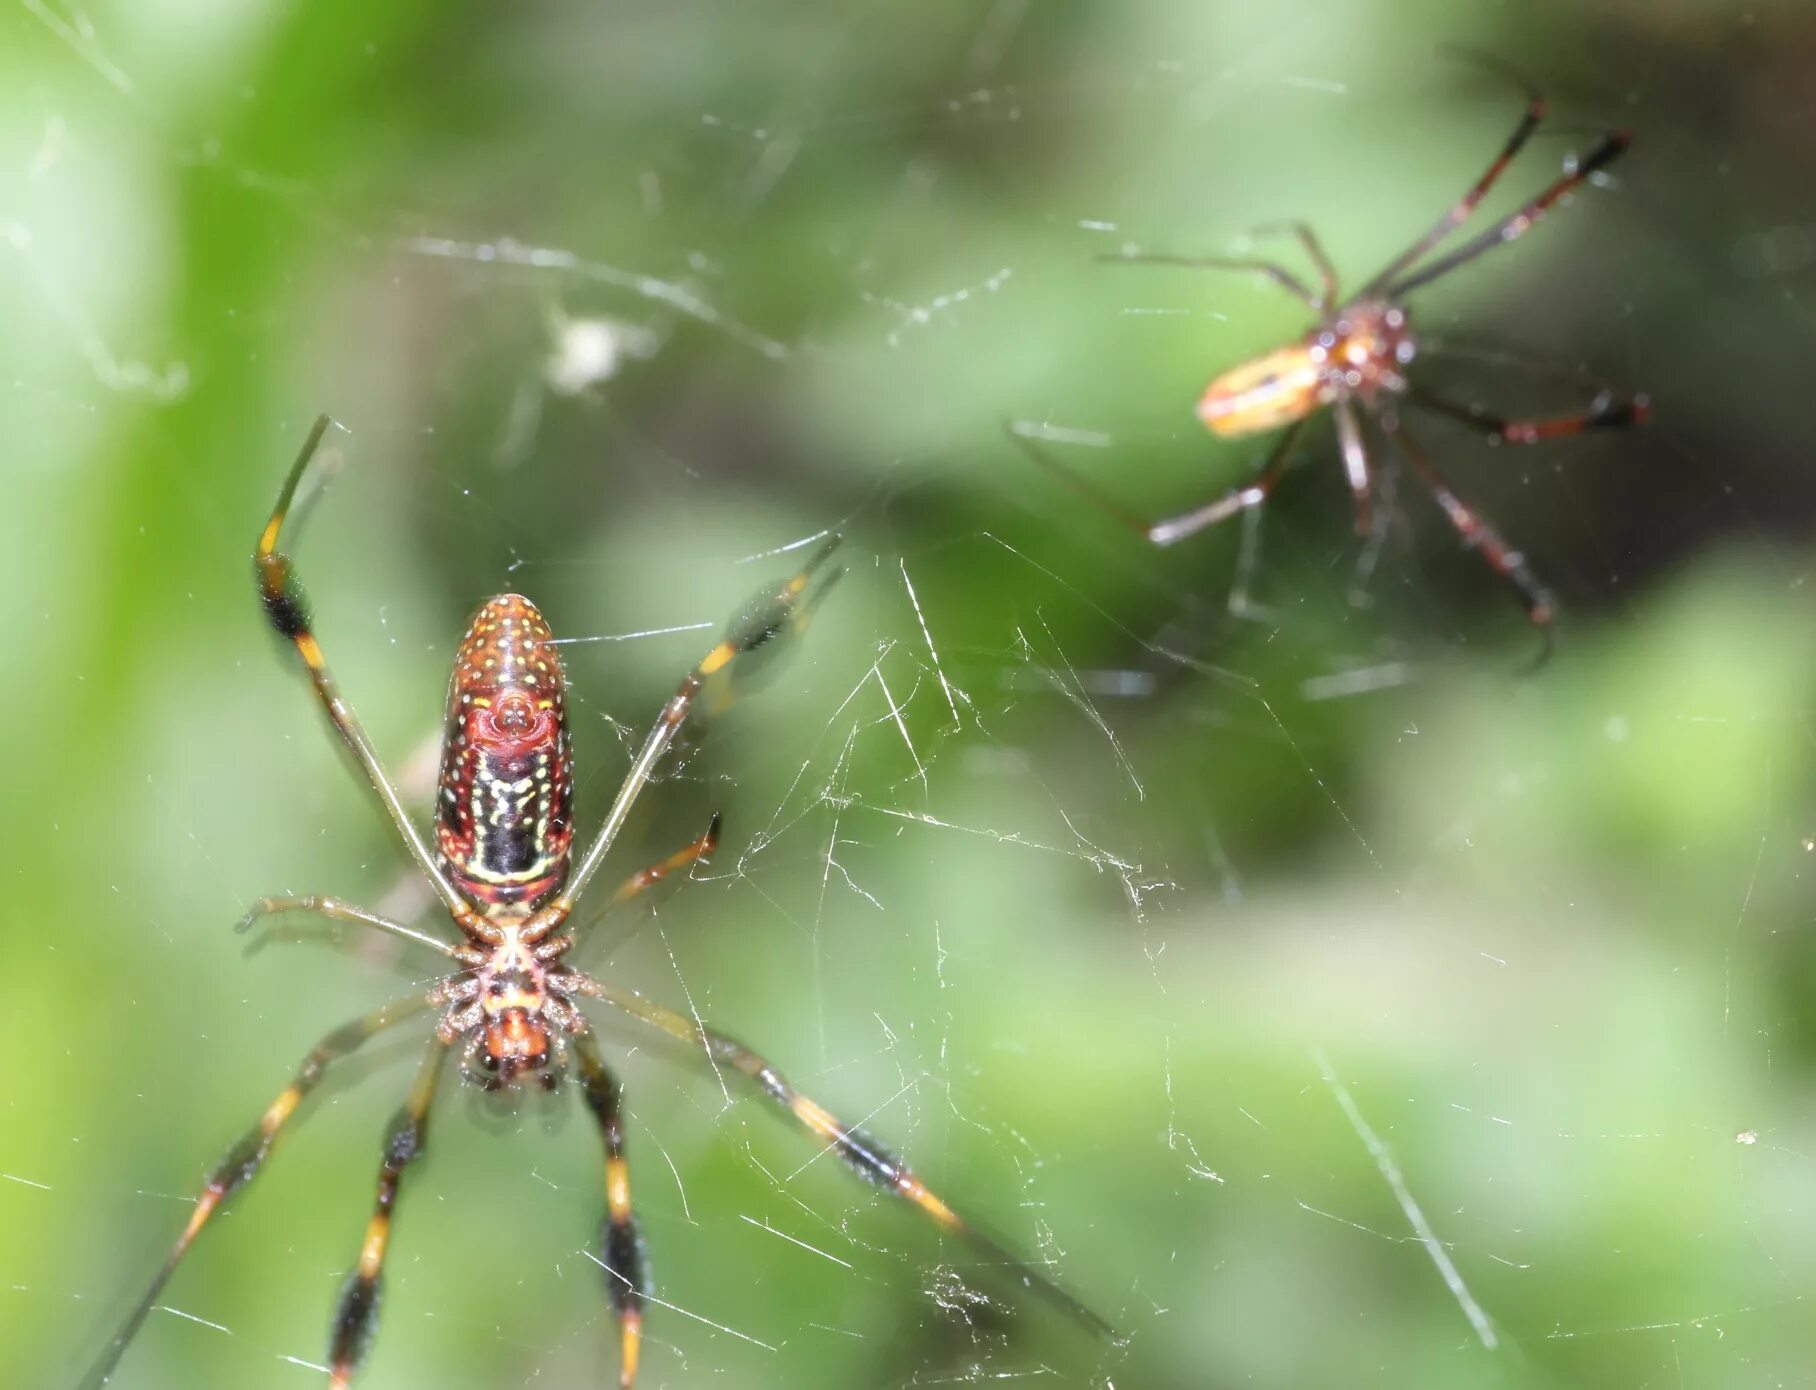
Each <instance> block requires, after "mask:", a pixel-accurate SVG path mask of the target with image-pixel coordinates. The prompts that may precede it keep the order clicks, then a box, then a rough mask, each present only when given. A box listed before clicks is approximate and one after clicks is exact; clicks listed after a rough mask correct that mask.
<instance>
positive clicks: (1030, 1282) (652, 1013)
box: [562, 972, 1111, 1336]
mask: <svg viewBox="0 0 1816 1390" xmlns="http://www.w3.org/2000/svg"><path fill="white" fill-rule="evenodd" d="M562 987H563V989H564V990H568V991H571V992H572V993H576V994H586V995H590V996H591V997H592V998H594V999H598V1000H599V1001H601V1002H602V1003H605V1004H610V1005H611V1006H612V1007H613V1008H616V1009H618V1010H620V1011H622V1012H624V1013H627V1014H629V1015H631V1017H633V1018H636V1019H639V1020H641V1021H642V1022H644V1023H647V1024H649V1025H650V1026H652V1027H654V1028H658V1029H660V1030H661V1031H662V1032H664V1033H667V1034H668V1035H669V1036H670V1037H673V1038H677V1039H679V1040H680V1041H682V1042H684V1043H686V1044H688V1045H689V1046H691V1047H696V1048H699V1049H700V1050H701V1051H703V1052H705V1054H706V1056H707V1058H708V1060H709V1061H711V1062H712V1064H713V1065H714V1067H715V1068H717V1067H722V1066H723V1067H730V1068H731V1069H732V1070H733V1071H735V1072H737V1073H738V1074H739V1075H740V1076H742V1077H744V1078H745V1079H746V1080H747V1081H749V1082H751V1083H752V1084H753V1085H755V1086H756V1088H757V1089H758V1090H759V1091H761V1092H762V1093H763V1095H765V1096H766V1097H768V1098H769V1099H770V1100H771V1101H773V1102H775V1104H777V1105H778V1106H780V1107H781V1108H782V1109H784V1110H786V1111H787V1112H788V1113H789V1114H790V1115H792V1116H793V1117H794V1118H795V1120H796V1121H797V1122H798V1123H799V1124H800V1125H802V1126H803V1127H804V1128H806V1129H807V1130H808V1131H809V1132H810V1133H812V1134H814V1135H815V1136H817V1137H818V1138H819V1139H821V1140H822V1141H824V1143H825V1145H826V1147H827V1149H828V1150H829V1151H830V1152H832V1153H834V1154H836V1155H838V1157H839V1158H840V1159H841V1160H842V1161H843V1162H844V1163H845V1165H846V1166H847V1167H849V1168H850V1169H851V1170H852V1171H853V1172H855V1173H856V1174H857V1175H858V1176H859V1177H861V1178H863V1179H864V1180H865V1181H867V1182H871V1183H874V1184H875V1185H877V1186H878V1187H882V1188H887V1189H888V1190H889V1191H891V1192H893V1193H895V1194H896V1195H897V1196H899V1197H902V1198H905V1199H906V1200H907V1201H908V1202H910V1203H912V1204H913V1205H914V1206H915V1207H916V1208H917V1209H919V1211H920V1212H921V1213H922V1214H923V1215H925V1216H927V1217H929V1218H931V1219H932V1221H933V1222H934V1224H935V1225H937V1226H938V1227H939V1228H940V1229H941V1230H944V1231H950V1232H952V1233H953V1234H954V1235H959V1236H963V1237H964V1238H965V1239H966V1240H969V1241H970V1242H971V1243H972V1244H973V1245H974V1246H976V1247H977V1248H978V1249H980V1250H982V1251H984V1252H985V1253H987V1254H988V1255H989V1256H990V1259H991V1261H992V1262H993V1263H997V1264H1000V1265H1002V1266H1003V1267H1004V1268H1005V1269H1007V1270H1008V1271H1009V1273H1010V1275H1011V1277H1013V1278H1014V1279H1015V1280H1016V1281H1017V1282H1019V1283H1020V1284H1021V1285H1022V1286H1023V1287H1024V1288H1028V1289H1031V1290H1033V1291H1035V1292H1036V1293H1038V1294H1040V1295H1041V1296H1042V1297H1043V1298H1045V1299H1047V1300H1048V1301H1049V1302H1051V1303H1053V1304H1055V1305H1056V1306H1057V1307H1059V1308H1060V1310H1061V1311H1063V1312H1064V1313H1065V1314H1067V1316H1069V1317H1071V1318H1073V1319H1075V1320H1076V1321H1078V1322H1080V1323H1083V1324H1084V1325H1086V1326H1087V1327H1089V1328H1091V1329H1092V1330H1093V1331H1094V1332H1096V1333H1098V1334H1099V1335H1102V1336H1109V1335H1111V1328H1110V1327H1109V1325H1108V1324H1107V1323H1105V1322H1104V1320H1103V1319H1102V1318H1100V1317H1098V1316H1097V1314H1095V1313H1093V1312H1092V1311H1091V1310H1090V1309H1088V1308H1086V1307H1085V1306H1084V1305H1083V1304H1082V1303H1080V1302H1078V1300H1077V1299H1075V1298H1073V1297H1072V1295H1071V1294H1069V1293H1067V1292H1066V1291H1065V1290H1064V1289H1062V1288H1061V1287H1060V1286H1059V1285H1058V1284H1056V1283H1054V1282H1053V1280H1051V1279H1050V1278H1048V1277H1047V1276H1046V1275H1044V1274H1041V1273H1040V1272H1039V1271H1037V1270H1035V1269H1034V1268H1033V1267H1031V1266H1030V1265H1028V1264H1027V1263H1026V1262H1025V1261H1022V1260H1019V1259H1017V1258H1016V1257H1015V1256H1014V1255H1012V1254H1010V1253H1009V1252H1008V1250H1006V1249H1005V1248H1004V1247H1003V1246H1001V1245H999V1244H998V1243H997V1242H996V1241H994V1240H991V1239H990V1238H989V1237H988V1236H986V1235H984V1234H983V1233H982V1232H980V1231H979V1230H977V1228H976V1227H974V1226H972V1225H970V1224H969V1223H968V1222H966V1221H965V1220H963V1219H962V1218H961V1217H960V1216H959V1215H958V1214H957V1213H956V1212H954V1211H953V1210H952V1208H951V1207H949V1206H948V1205H947V1204H946V1203H945V1201H944V1200H942V1199H941V1198H940V1197H939V1196H938V1195H937V1194H936V1193H934V1192H933V1190H932V1189H931V1188H929V1187H928V1186H927V1185H926V1183H924V1182H922V1181H921V1179H920V1178H919V1177H918V1176H917V1175H916V1174H915V1172H914V1170H913V1169H911V1168H910V1167H909V1166H908V1164H907V1163H906V1162H904V1161H903V1160H902V1159H900V1158H898V1157H896V1156H895V1155H894V1154H892V1153H891V1152H890V1151H889V1150H888V1149H886V1148H884V1147H883V1145H882V1144H880V1143H878V1142H877V1141H876V1140H875V1139H873V1138H872V1137H871V1136H870V1135H868V1134H866V1133H865V1132H864V1131H863V1130H861V1129H859V1128H857V1127H856V1126H855V1125H847V1124H846V1123H845V1122H844V1121H842V1120H840V1119H838V1118H837V1117H836V1116H835V1115H833V1114H832V1113H831V1112H830V1111H828V1110H827V1109H826V1108H825V1107H824V1106H822V1105H820V1104H819V1102H817V1101H815V1100H813V1099H812V1098H811V1097H809V1096H805V1095H803V1094H801V1092H799V1091H797V1090H796V1089H795V1088H794V1086H793V1085H791V1084H790V1083H789V1081H788V1080H787V1078H785V1077H784V1076H783V1075H782V1074H781V1073H780V1072H779V1071H777V1070H776V1069H775V1067H773V1066H772V1065H771V1064H770V1063H769V1062H768V1061H767V1060H765V1059H764V1058H763V1057H761V1056H759V1055H758V1054H757V1053H755V1052H752V1051H751V1050H750V1049H749V1048H748V1047H745V1046H744V1044H742V1043H740V1042H738V1041H737V1040H735V1039H733V1038H728V1037H726V1036H725V1034H723V1033H720V1032H717V1031H715V1030H714V1029H711V1028H708V1027H706V1026H705V1025H704V1024H701V1023H696V1022H695V1021H694V1020H693V1019H692V1018H689V1017H687V1016H686V1015H684V1014H678V1013H676V1012H675V1011H674V1010H673V1009H667V1008H664V1007H663V1006H662V1005H660V1004H655V1003H652V1002H651V1001H649V1000H647V999H645V998H643V997H642V996H641V995H639V994H637V993H635V992H633V991H631V990H626V989H620V988H617V987H616V986H613V985H607V984H602V983H600V982H599V981H597V980H594V979H592V978H591V977H590V976H586V975H582V974H580V973H579V972H574V973H573V974H572V975H569V976H567V977H564V979H563V985H562Z"/></svg>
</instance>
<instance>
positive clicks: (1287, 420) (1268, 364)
mask: <svg viewBox="0 0 1816 1390" xmlns="http://www.w3.org/2000/svg"><path fill="white" fill-rule="evenodd" d="M1326 400H1327V397H1326V395H1325V386H1324V370H1323V367H1322V366H1321V365H1320V363H1319V362H1318V360H1317V359H1316V358H1315V357H1314V355H1313V353H1312V351H1311V349H1310V348H1308V347H1307V346H1306V345H1305V344H1304V343H1303V342H1300V343H1294V344H1293V345H1292V346H1290V347H1283V348H1276V349H1275V350H1274V351H1273V352H1270V353H1268V354H1266V355H1265V356H1262V357H1257V358H1255V359H1254V361H1252V362H1244V363H1243V364H1242V365H1241V366H1240V367H1232V368H1231V369H1230V370H1229V371H1227V372H1225V373H1224V374H1223V375H1222V376H1220V377H1218V378H1217V379H1216V380H1215V381H1213V382H1212V383H1211V384H1210V385H1209V386H1207V387H1205V388H1204V395H1202V396H1200V397H1199V398H1198V418H1199V419H1200V420H1202V421H1204V423H1205V425H1206V427H1207V428H1208V429H1209V430H1210V431H1211V432H1212V433H1213V434H1219V435H1222V436H1223V437H1224V438H1226V439H1233V438H1236V437H1238V436H1241V435H1245V434H1259V433H1261V431H1263V430H1271V429H1277V428H1278V427H1279V426H1281V425H1290V424H1291V423H1292V422H1293V421H1294V420H1299V419H1303V418H1304V417H1305V416H1307V415H1310V414H1311V413H1312V411H1314V410H1316V409H1317V408H1318V407H1319V406H1321V405H1323V404H1324V403H1325V401H1326Z"/></svg>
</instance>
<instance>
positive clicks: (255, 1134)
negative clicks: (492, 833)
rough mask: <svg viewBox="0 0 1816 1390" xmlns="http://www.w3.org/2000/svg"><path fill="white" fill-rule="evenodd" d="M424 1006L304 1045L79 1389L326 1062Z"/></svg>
mask: <svg viewBox="0 0 1816 1390" xmlns="http://www.w3.org/2000/svg"><path fill="white" fill-rule="evenodd" d="M428 1007H429V1005H428V1001H427V1000H426V999H421V998H418V999H410V1000H404V1001H402V1002H398V1003H392V1004H387V1005H385V1007H384V1008H382V1009H377V1010H375V1011H374V1012H372V1013H369V1014H367V1015H366V1016H365V1017H363V1018H356V1019H354V1020H353V1021H352V1022H351V1023H345V1024H342V1025H341V1026H340V1027H339V1028H336V1029H335V1030H334V1031H333V1032H331V1033H329V1034H328V1035H327V1036H326V1037H324V1038H323V1039H322V1040H321V1041H320V1042H318V1043H317V1044H316V1045H315V1046H314V1047H313V1048H311V1049H310V1051H309V1054H308V1055H307V1056H306V1057H304V1058H303V1062H302V1065H301V1066H300V1067H298V1068H297V1072H296V1076H295V1077H294V1078H293V1079H292V1081H291V1082H290V1084H289V1085H288V1086H286V1087H285V1088H284V1089H283V1090H282V1091H281V1092H279V1093H278V1096H277V1099H275V1100H274V1101H272V1102H271V1104H270V1105H269V1106H267V1107H266V1109H265V1113H264V1114H263V1115H261V1116H260V1117H259V1121H258V1123H257V1124H255V1125H254V1126H253V1127H252V1128H251V1129H249V1130H248V1131H247V1132H246V1133H245V1135H244V1136H242V1137H241V1139H240V1140H239V1142H238V1143H236V1144H235V1145H234V1146H233V1147H232V1148H230V1149H228V1150H227V1152H226V1154H225V1155H224V1156H223V1157H222V1159H221V1161H220V1162H219V1163H217V1164H216V1165H215V1167H214V1171H213V1172H211V1173H210V1174H209V1175H208V1182H207V1184H206V1185H205V1186H204V1187H203V1189H202V1193H201V1196H200V1197H198V1198H197V1199H196V1204H195V1210H194V1212H192V1213H191V1214H190V1217H189V1224H188V1225H187V1226H185V1227H184V1228H183V1234H182V1235H180V1236H178V1237H177V1243H176V1245H175V1247H174V1248H173V1249H172V1250H171V1252H170V1256H169V1258H168V1259H166V1260H165V1261H164V1265H163V1268H161V1269H160V1270H159V1271H158V1273H157V1275H156V1277H154V1278H153V1279H152V1281H151V1287H150V1288H148V1289H147V1290H146V1291H145V1296H144V1297H143V1298H141V1299H140V1300H139V1302H138V1304H137V1305H136V1306H135V1307H134V1308H133V1310H132V1313H131V1314H130V1315H129V1316H128V1317H127V1319H126V1322H125V1323H124V1325H122V1326H121V1328H120V1330H119V1332H118V1333H117V1334H116V1335H115V1337H114V1339H113V1341H112V1342H110V1343H109V1344H108V1346H107V1350H106V1351H105V1352H103V1353H102V1355H101V1359H100V1360H99V1361H98V1362H97V1363H96V1364H95V1366H94V1368H93V1369H92V1370H91V1371H90V1372H89V1373H88V1376H87V1378H86V1379H85V1380H83V1382H82V1387H83V1390H99V1387H100V1386H103V1385H106V1384H107V1382H108V1381H109V1380H110V1379H111V1378H112V1376H113V1373H114V1367H115V1366H117V1365H118V1364H119V1362H120V1357H121V1355H122V1354H123V1353H124V1352H125V1350H126V1347H127V1344H128V1343H129V1342H131V1341H132V1339H133V1337H134V1336H135V1335H136V1334H137V1333H138V1330H139V1327H140V1325H141V1324H142V1323H144V1321H145V1319H146V1317H147V1315H148V1314H150V1312H151V1310H152V1308H153V1307H155V1306H156V1304H157V1301H158V1295H159V1294H161V1293H163V1291H164V1286H165V1284H167V1283H168V1282H169V1281H170V1276H171V1275H172V1274H173V1273H174V1272H175V1271H176V1267H177V1264H178V1263H179V1262H180V1261H181V1260H182V1258H183V1256H184V1255H186V1254H187V1253H188V1252H189V1247H190V1246H191V1245H193V1244H194V1243H195V1238H196V1237H197V1236H198V1235H199V1234H200V1233H201V1230H202V1228H203V1227H204V1226H206V1225H207V1224H208V1221H209V1218H210V1217H212V1216H213V1215H214V1214H215V1212H216V1211H218V1210H219V1209H220V1207H221V1204H222V1203H223V1202H225V1201H226V1200H227V1198H228V1197H230V1196H232V1195H233V1194H234V1193H235V1192H237V1191H238V1190H239V1189H240V1188H242V1187H245V1186H246V1185H247V1184H248V1183H250V1182H251V1181H252V1180H253V1179H254V1178H255V1177H257V1176H258V1173H259V1169H260V1168H261V1167H262V1166H263V1164H264V1162H265V1158H266V1156H267V1155H268V1154H269V1153H270V1152H271V1146H272V1144H273V1143H275V1142H276V1140H277V1137H278V1135H279V1133H280V1132H282V1130H283V1128H284V1126H285V1125H286V1124H287V1123H288V1122H289V1120H290V1118H291V1116H293V1115H294V1114H295V1113H296V1110H297V1107H298V1106H299V1105H300V1104H301V1103H302V1100H303V1097H305V1096H307V1095H308V1094H309V1092H311V1091H313V1090H314V1089H315V1087H316V1084H317V1083H318V1082H320V1080H321V1079H322V1073H323V1072H324V1071H326V1070H327V1067H328V1064H329V1063H330V1062H335V1061H338V1060H339V1059H341V1058H342V1057H345V1056H347V1055H348V1054H349V1053H351V1052H353V1051H354V1050H355V1049H357V1048H358V1047H359V1046H360V1045H361V1044H363V1043H365V1042H366V1041H367V1040H368V1039H369V1038H371V1037H373V1036H374V1035H376V1034H378V1033H381V1032H383V1031H384V1030H385V1029H387V1028H390V1027H392V1026H394V1025H395V1024H398V1023H401V1022H403V1021H404V1020H405V1019H408V1018H412V1017H414V1016H415V1015H416V1014H418V1013H421V1012H422V1011H423V1010H424V1009H426V1008H428Z"/></svg>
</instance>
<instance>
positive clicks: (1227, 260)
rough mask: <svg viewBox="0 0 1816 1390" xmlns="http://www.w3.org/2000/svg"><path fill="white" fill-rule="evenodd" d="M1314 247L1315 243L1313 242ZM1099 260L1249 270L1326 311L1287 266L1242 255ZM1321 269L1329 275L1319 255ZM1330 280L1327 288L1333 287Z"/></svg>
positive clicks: (1134, 255) (1110, 255)
mask: <svg viewBox="0 0 1816 1390" xmlns="http://www.w3.org/2000/svg"><path fill="white" fill-rule="evenodd" d="M1314 244H1315V243H1314ZM1097 259H1098V260H1100V261H1113V262H1115V263H1116V264H1118V265H1176V266H1183V267H1185V268H1186V269H1187V270H1246V271H1251V272H1253V273H1254V274H1256V275H1264V276H1266V277H1267V278H1268V279H1269V280H1272V281H1273V282H1274V283H1275V284H1276V285H1278V286H1280V288H1281V289H1283V290H1285V291H1286V292H1287V293H1288V294H1290V295H1292V296H1293V297H1294V298H1296V299H1299V300H1302V301H1304V303H1305V307H1306V308H1308V309H1310V310H1311V311H1312V312H1313V313H1314V314H1315V313H1318V312H1319V311H1321V310H1322V309H1323V308H1324V305H1325V303H1326V302H1327V301H1325V300H1321V299H1319V298H1318V296H1317V295H1315V294H1313V293H1312V291H1311V289H1310V287H1309V286H1307V284H1306V283H1305V281H1303V280H1301V279H1300V278H1299V277H1298V276H1297V275H1295V274H1293V273H1292V271H1290V270H1288V269H1286V267H1285V266H1280V265H1275V264H1274V263H1273V262H1272V261H1257V260H1252V259H1249V258H1247V257H1241V256H1235V257H1232V256H1160V255H1150V254H1148V253H1145V252H1144V253H1139V254H1138V253H1129V254H1126V255H1125V254H1122V253H1119V252H1115V251H1111V252H1108V253H1106V254H1105V255H1102V256H1099V257H1097ZM1316 259H1317V260H1318V261H1319V270H1320V272H1321V273H1324V274H1325V275H1327V276H1328V274H1329V269H1330V267H1329V265H1328V264H1326V263H1324V262H1323V259H1322V255H1321V254H1320V255H1319V256H1318V257H1316ZM1330 283H1331V282H1330V281H1329V279H1328V278H1327V280H1326V286H1327V288H1328V287H1329V286H1330Z"/></svg>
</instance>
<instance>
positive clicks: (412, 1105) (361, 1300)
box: [328, 1034, 448, 1390]
mask: <svg viewBox="0 0 1816 1390" xmlns="http://www.w3.org/2000/svg"><path fill="white" fill-rule="evenodd" d="M447 1055H448V1044H447V1043H446V1042H444V1041H443V1040H442V1038H441V1036H440V1035H439V1034H437V1035H436V1037H435V1039H434V1041H433V1042H431V1043H430V1044H429V1051H428V1055H427V1056H425V1057H424V1058H423V1061H422V1066H421V1067H420V1068H419V1069H418V1071H417V1073H416V1084H415V1085H414V1086H412V1087H411V1088H410V1096H409V1099H408V1100H406V1101H405V1102H404V1103H403V1105H402V1107H401V1108H400V1109H399V1110H398V1112H397V1114H396V1115H394V1116H392V1118H391V1124H390V1126H389V1128H387V1129H386V1131H385V1143H384V1159H383V1161H382V1163H381V1164H380V1166H379V1170H378V1200H377V1203H376V1204H375V1206H374V1207H373V1211H372V1218H371V1220H370V1221H368V1222H367V1223H366V1238H365V1240H364V1241H363V1242H362V1243H361V1245H360V1251H359V1263H358V1264H357V1265H355V1266H354V1269H353V1273H352V1274H350V1275H348V1276H347V1282H346V1284H344V1285H343V1286H342V1288H341V1293H340V1301H339V1302H338V1303H337V1304H336V1305H335V1310H334V1330H333V1333H332V1334H331V1337H330V1343H329V1352H328V1358H329V1360H328V1364H329V1384H330V1385H331V1386H332V1387H333V1390H346V1387H347V1386H349V1385H351V1384H352V1383H353V1377H354V1374H355V1373H356V1372H357V1371H358V1370H359V1367H360V1364H361V1363H362V1362H363V1361H364V1360H365V1359H366V1353H367V1352H368V1351H369V1350H370V1349H371V1346H372V1336H373V1334H374V1333H375V1332H376V1331H377V1330H378V1304H379V1292H380V1289H381V1283H380V1281H381V1279H382V1276H383V1273H384V1264H385V1251H386V1249H387V1248H388V1246H389V1243H390V1238H391V1214H392V1211H393V1209H394V1208H395V1207H396V1205H397V1188H398V1184H399V1182H400V1181H401V1180H402V1178H403V1172H404V1169H405V1168H407V1167H408V1166H409V1165H410V1164H412V1163H414V1162H415V1161H416V1160H417V1159H418V1158H420V1157H422V1151H423V1141H424V1139H425V1137H426V1130H427V1125H428V1118H429V1107H430V1106H431V1105H432V1104H434V1101H435V1088H436V1085H437V1083H438V1082H439V1081H440V1079H441V1071H442V1063H443V1062H444V1061H446V1060H447Z"/></svg>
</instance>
